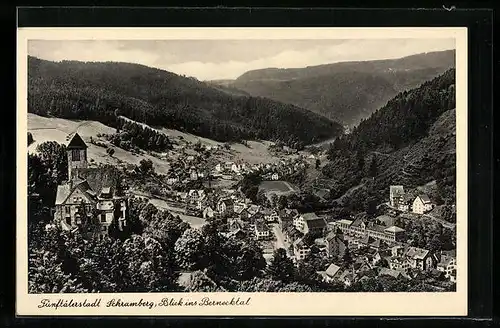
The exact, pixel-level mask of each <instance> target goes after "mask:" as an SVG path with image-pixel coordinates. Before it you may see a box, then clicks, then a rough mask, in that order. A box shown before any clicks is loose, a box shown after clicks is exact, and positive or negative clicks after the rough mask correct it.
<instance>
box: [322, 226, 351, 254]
mask: <svg viewBox="0 0 500 328" xmlns="http://www.w3.org/2000/svg"><path fill="white" fill-rule="evenodd" d="M325 241H326V254H327V256H336V257H338V258H342V257H343V256H344V255H345V253H346V251H347V248H348V247H347V246H348V244H347V241H346V240H345V239H344V233H343V232H342V231H341V230H340V229H337V231H330V232H329V233H328V235H327V236H326V238H325Z"/></svg>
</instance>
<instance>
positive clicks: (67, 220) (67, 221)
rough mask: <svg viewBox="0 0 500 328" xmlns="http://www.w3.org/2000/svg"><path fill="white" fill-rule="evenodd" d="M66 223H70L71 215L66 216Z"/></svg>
mask: <svg viewBox="0 0 500 328" xmlns="http://www.w3.org/2000/svg"><path fill="white" fill-rule="evenodd" d="M66 223H67V224H69V225H71V217H67V218H66Z"/></svg>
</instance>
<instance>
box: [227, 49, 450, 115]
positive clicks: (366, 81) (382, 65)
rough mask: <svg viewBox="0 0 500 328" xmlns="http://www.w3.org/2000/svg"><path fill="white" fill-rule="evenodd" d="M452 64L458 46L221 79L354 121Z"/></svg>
mask: <svg viewBox="0 0 500 328" xmlns="http://www.w3.org/2000/svg"><path fill="white" fill-rule="evenodd" d="M453 67H455V51H454V50H448V51H440V52H431V53H424V54H418V55H413V56H408V57H404V58H400V59H390V60H376V61H357V62H342V63H334V64H327V65H319V66H310V67H305V68H291V69H278V68H268V69H260V70H254V71H249V72H246V73H245V74H243V75H241V76H240V77H239V78H237V79H236V80H235V81H234V82H233V83H232V84H231V83H229V82H228V81H223V82H220V83H221V84H223V85H224V86H226V87H227V86H233V87H236V88H238V89H241V90H243V91H246V92H247V93H249V94H250V95H253V96H262V97H268V98H270V99H274V100H277V101H281V102H285V103H290V104H294V105H297V106H299V107H303V108H307V109H309V110H311V111H313V112H315V113H319V114H321V115H324V116H325V117H328V118H330V119H333V120H336V121H339V122H341V123H343V124H347V125H355V124H357V123H358V122H359V121H360V120H361V119H363V118H367V117H368V116H369V115H370V114H371V113H372V112H373V111H375V110H376V109H378V108H379V107H382V106H383V105H385V104H386V103H387V101H388V100H390V99H391V98H393V97H394V96H396V95H397V94H398V92H401V91H404V90H407V89H411V88H415V87H418V86H419V85H420V84H421V83H423V82H424V81H427V80H430V79H432V78H434V77H436V76H438V75H440V74H442V73H443V72H445V71H446V70H447V69H450V68H453Z"/></svg>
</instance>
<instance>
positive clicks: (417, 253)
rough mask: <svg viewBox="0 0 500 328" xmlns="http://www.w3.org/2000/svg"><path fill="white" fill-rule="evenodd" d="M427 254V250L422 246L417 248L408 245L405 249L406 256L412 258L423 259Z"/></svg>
mask: <svg viewBox="0 0 500 328" xmlns="http://www.w3.org/2000/svg"><path fill="white" fill-rule="evenodd" d="M427 254H429V251H428V250H426V249H423V248H418V247H410V248H408V250H407V251H406V254H405V255H406V256H408V257H410V258H413V259H423V258H424V257H426V256H427Z"/></svg>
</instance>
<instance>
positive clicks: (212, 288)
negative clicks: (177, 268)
mask: <svg viewBox="0 0 500 328" xmlns="http://www.w3.org/2000/svg"><path fill="white" fill-rule="evenodd" d="M185 290H186V291H187V292H191V293H215V292H224V291H225V290H224V289H223V288H221V287H219V286H217V284H216V283H215V282H214V281H213V280H212V279H210V278H209V277H207V275H206V274H205V273H203V272H202V271H199V270H198V271H195V272H192V273H190V274H189V280H188V282H187V284H186V286H185Z"/></svg>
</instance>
